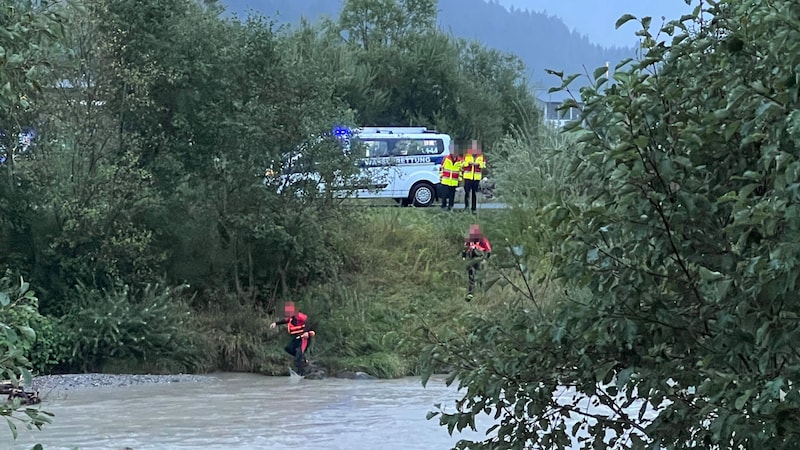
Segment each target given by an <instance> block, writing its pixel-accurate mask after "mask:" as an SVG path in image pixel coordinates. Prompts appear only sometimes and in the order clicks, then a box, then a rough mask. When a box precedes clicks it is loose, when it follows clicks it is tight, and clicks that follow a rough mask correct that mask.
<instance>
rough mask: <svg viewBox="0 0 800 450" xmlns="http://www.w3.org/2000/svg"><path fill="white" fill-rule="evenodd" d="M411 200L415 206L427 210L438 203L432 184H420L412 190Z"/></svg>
mask: <svg viewBox="0 0 800 450" xmlns="http://www.w3.org/2000/svg"><path fill="white" fill-rule="evenodd" d="M409 200H410V201H411V203H412V204H413V205H414V206H417V207H419V208H425V207H428V206H431V205H432V204H433V202H434V201H436V190H435V188H434V187H433V185H432V184H430V183H424V182H423V183H419V184H416V185H414V187H413V188H412V189H411V195H410V196H409Z"/></svg>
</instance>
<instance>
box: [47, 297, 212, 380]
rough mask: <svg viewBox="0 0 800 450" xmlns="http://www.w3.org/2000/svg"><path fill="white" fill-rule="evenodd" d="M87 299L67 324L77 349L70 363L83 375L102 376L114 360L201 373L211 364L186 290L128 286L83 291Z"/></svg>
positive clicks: (68, 319) (74, 349)
mask: <svg viewBox="0 0 800 450" xmlns="http://www.w3.org/2000/svg"><path fill="white" fill-rule="evenodd" d="M76 292H77V294H78V295H80V296H81V297H82V299H81V300H80V301H76V302H75V304H79V305H81V306H79V307H77V308H75V309H73V310H72V311H71V312H70V313H68V314H67V315H66V316H64V318H63V319H62V323H63V325H64V329H65V330H67V336H68V339H69V341H70V342H71V344H72V351H71V353H70V355H69V358H68V363H69V365H70V366H71V367H72V368H76V369H80V370H82V371H102V370H103V368H104V366H105V365H106V364H107V363H108V362H109V361H119V360H126V359H133V360H136V361H139V362H140V363H141V364H142V365H143V366H151V367H158V366H162V367H163V364H161V363H158V364H156V362H159V361H161V362H163V361H170V363H169V364H168V365H167V367H164V370H168V371H171V372H196V371H203V370H205V369H206V368H207V367H208V365H209V361H208V356H207V347H206V341H205V339H204V338H203V337H202V335H201V334H200V333H198V331H197V330H198V327H197V326H196V319H195V316H194V313H193V312H192V310H191V309H190V308H189V306H188V305H187V304H186V302H185V301H184V300H183V299H182V298H181V297H180V289H171V288H166V287H162V286H159V285H157V284H156V285H147V286H145V287H143V288H141V289H134V288H131V287H130V286H127V285H120V286H117V287H116V288H115V289H113V290H111V291H97V290H92V289H88V288H86V287H85V286H79V287H78V288H77V291H76Z"/></svg>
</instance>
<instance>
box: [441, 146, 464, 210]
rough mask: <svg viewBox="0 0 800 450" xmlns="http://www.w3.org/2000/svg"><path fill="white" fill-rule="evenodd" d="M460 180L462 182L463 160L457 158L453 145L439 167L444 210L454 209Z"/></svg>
mask: <svg viewBox="0 0 800 450" xmlns="http://www.w3.org/2000/svg"><path fill="white" fill-rule="evenodd" d="M459 180H461V160H460V159H459V158H458V157H457V156H456V151H455V147H453V144H452V143H451V144H450V154H448V155H447V156H445V157H444V160H442V165H441V166H440V167H439V197H441V198H442V209H447V210H452V209H453V203H455V198H456V188H457V187H458V182H459Z"/></svg>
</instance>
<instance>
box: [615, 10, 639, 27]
mask: <svg viewBox="0 0 800 450" xmlns="http://www.w3.org/2000/svg"><path fill="white" fill-rule="evenodd" d="M631 20H636V17H635V16H632V15H631V14H623V15H622V17H620V18H619V19H617V22H616V23H615V24H614V28H617V29H619V27H621V26H623V25H625V24H626V23H628V22H629V21H631Z"/></svg>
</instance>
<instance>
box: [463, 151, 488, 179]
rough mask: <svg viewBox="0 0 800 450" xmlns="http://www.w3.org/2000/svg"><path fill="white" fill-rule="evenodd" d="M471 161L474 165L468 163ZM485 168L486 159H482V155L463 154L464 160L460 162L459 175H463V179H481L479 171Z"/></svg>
mask: <svg viewBox="0 0 800 450" xmlns="http://www.w3.org/2000/svg"><path fill="white" fill-rule="evenodd" d="M470 163H473V164H474V165H470ZM485 168H486V160H484V159H483V155H482V154H481V155H478V156H475V155H470V154H467V155H466V156H464V161H462V163H461V176H462V177H464V179H465V180H475V181H480V180H481V171H482V170H483V169H485Z"/></svg>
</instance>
